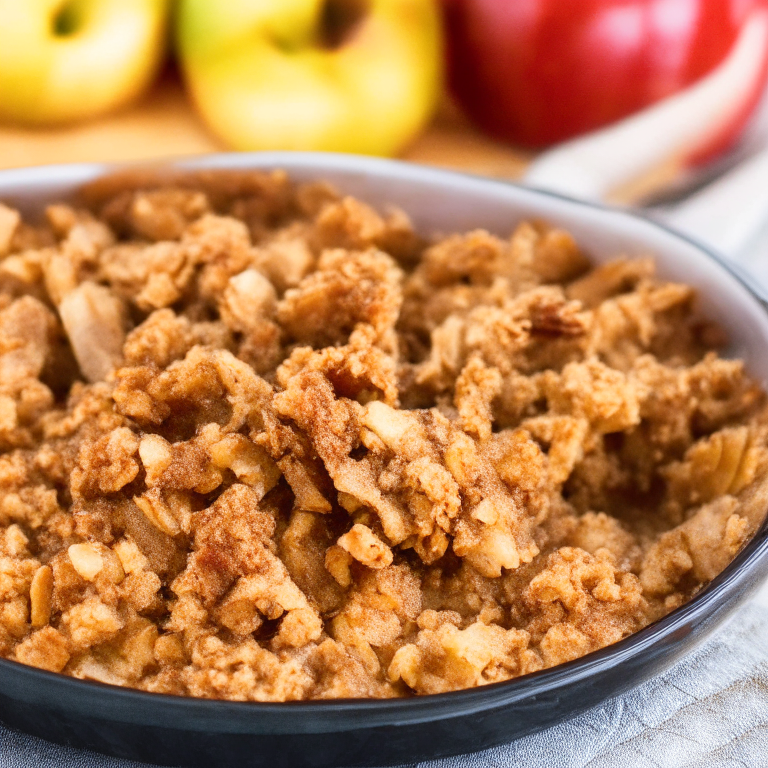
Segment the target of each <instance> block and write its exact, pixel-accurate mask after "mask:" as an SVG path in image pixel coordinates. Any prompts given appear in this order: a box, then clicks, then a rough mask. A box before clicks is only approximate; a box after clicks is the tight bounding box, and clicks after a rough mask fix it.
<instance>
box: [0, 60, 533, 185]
mask: <svg viewBox="0 0 768 768" xmlns="http://www.w3.org/2000/svg"><path fill="white" fill-rule="evenodd" d="M226 149H227V148H226V146H224V145H223V144H222V143H220V142H219V141H217V139H216V138H215V137H213V136H212V135H211V134H210V133H208V131H207V130H206V128H205V126H204V125H203V123H202V121H201V120H200V119H199V118H198V116H197V114H196V113H195V111H194V109H193V107H192V104H191V103H190V102H189V100H188V99H187V97H186V95H185V93H184V91H183V88H182V86H181V83H180V82H179V78H178V76H177V75H176V74H175V73H174V72H166V73H164V74H163V76H162V77H161V78H160V80H159V81H158V82H157V83H156V85H155V86H154V87H153V88H152V90H151V91H150V92H149V93H148V94H147V95H146V96H145V97H144V98H143V99H142V100H141V101H140V102H138V103H137V104H134V105H132V106H130V107H128V108H126V109H124V110H122V111H121V112H118V113H115V114H112V115H109V116H107V117H103V118H100V119H97V120H93V121H90V122H87V123H82V124H78V125H74V126H69V127H64V128H51V129H32V130H31V129H25V128H17V127H9V126H0V168H19V167H23V166H29V165H46V164H48V163H74V162H83V161H99V162H100V161H121V162H122V161H143V160H155V159H158V158H166V157H179V156H184V155H197V154H201V153H205V152H220V151H222V150H226ZM402 157H403V158H405V159H407V160H413V161H415V162H420V163H426V164H429V165H436V166H441V167H445V168H455V169H460V170H466V171H472V172H474V173H482V174H486V175H489V176H498V177H503V178H516V177H518V176H519V175H520V174H521V172H522V170H523V169H524V168H525V165H526V163H527V161H528V156H527V155H526V154H525V153H524V152H521V151H519V150H516V149H514V148H510V147H507V146H504V145H502V144H499V143H498V142H495V141H493V140H491V139H488V138H486V137H484V136H482V135H481V134H480V133H478V132H477V131H476V130H474V129H473V128H472V127H471V126H470V125H469V124H468V123H467V121H466V120H465V119H464V118H463V117H462V116H461V115H460V114H459V113H458V111H457V110H456V109H455V108H453V107H452V106H451V105H450V104H449V103H448V102H447V100H446V103H445V105H444V106H443V107H442V108H441V109H440V111H439V113H438V115H437V116H436V117H435V119H434V121H433V122H432V124H431V125H430V126H429V127H428V128H427V130H426V131H425V132H424V133H422V134H421V135H420V136H419V137H418V138H417V139H416V140H415V141H414V142H413V144H411V146H410V147H408V149H407V150H406V151H405V152H404V153H403V154H402Z"/></svg>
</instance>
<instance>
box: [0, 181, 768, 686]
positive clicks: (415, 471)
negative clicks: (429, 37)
mask: <svg viewBox="0 0 768 768" xmlns="http://www.w3.org/2000/svg"><path fill="white" fill-rule="evenodd" d="M694 299H695V297H694V293H693V291H692V289H691V288H689V287H687V286H685V285H681V284H676V283H670V282H665V281H663V280H660V279H658V278H657V277H655V275H654V264H653V261H652V260H651V259H639V260H627V259H622V258H618V259H617V260H615V261H613V262H611V263H608V264H605V265H603V266H600V267H596V268H593V267H592V266H591V265H590V264H589V262H588V261H587V259H586V258H585V256H584V255H583V254H582V253H581V251H580V250H579V248H578V246H577V244H576V243H575V242H574V241H573V239H572V238H571V237H570V236H569V235H568V234H567V233H566V232H563V231H561V230H558V229H554V228H549V227H547V226H544V225H542V224H535V223H525V222H523V223H520V224H519V225H518V226H517V227H516V229H515V230H514V233H513V234H512V235H511V237H509V238H507V239H503V238H498V237H494V236H492V235H490V234H488V233H487V232H484V231H474V232H468V233H462V234H453V235H450V236H446V237H442V238H435V239H433V240H431V241H427V240H424V239H422V238H421V237H419V236H418V235H417V234H416V233H415V232H414V231H413V228H412V227H411V224H410V222H409V219H408V217H407V215H406V213H404V212H402V211H399V210H392V211H390V212H388V213H385V214H383V213H380V212H377V211H374V210H373V209H371V208H370V207H368V206H367V205H365V204H364V203H362V202H360V201H357V200H354V199H352V198H348V197H346V198H345V197H341V196H339V195H338V194H336V193H335V192H334V191H333V190H332V189H330V188H329V187H328V186H327V185H325V184H322V183H314V184H305V185H299V186H297V185H293V184H292V183H291V182H290V180H289V179H288V177H287V176H286V174H284V173H281V172H275V173H270V174H262V173H231V172H207V173H197V174H193V175H179V176H175V177H168V178H160V177H158V178H156V179H154V180H153V179H152V178H150V177H146V178H138V177H136V178H133V179H129V178H123V179H107V180H103V181H101V182H98V183H96V184H94V185H92V186H91V187H90V188H89V189H87V190H86V191H85V192H84V201H83V204H82V205H80V206H79V207H73V206H71V205H68V204H63V203H62V204H57V205H52V206H49V207H48V209H47V211H46V215H45V221H44V223H43V224H42V225H38V226H32V225H30V224H28V223H25V222H24V221H22V218H21V217H20V216H19V214H18V213H17V212H16V211H15V210H13V209H11V208H8V207H6V206H2V207H0V655H2V656H4V657H6V658H9V659H15V660H17V661H20V662H23V663H25V664H31V665H34V666H37V667H40V668H43V669H47V670H52V671H55V672H63V673H64V674H67V675H72V676H74V677H78V678H83V679H90V680H99V681H102V682H106V683H113V684H116V685H124V686H131V687H135V688H140V689H143V690H146V691H155V692H161V693H173V694H182V695H189V696H200V697H210V698H222V699H234V700H254V701H285V700H298V699H324V698H338V697H393V696H410V695H414V694H429V693H438V692H443V691H451V690H456V689H461V688H467V687H471V686H477V685H482V684H486V683H491V682H496V681H500V680H507V679H509V678H513V677H516V676H518V675H523V674H526V673H528V672H532V671H535V670H539V669H543V668H546V667H551V666H553V665H556V664H560V663H562V662H565V661H568V660H571V659H574V658H577V657H579V656H581V655H583V654H586V653H589V652H590V651H593V650H595V649H598V648H602V647H604V646H606V645H609V644H611V643H615V642H616V641H618V640H620V639H621V638H623V637H626V636H627V635H629V634H631V633H633V632H635V631H637V630H638V629H640V628H641V627H643V626H645V625H647V624H649V623H650V622H652V621H654V620H656V619H657V618H659V617H661V616H663V615H664V614H666V613H668V612H669V611H671V610H673V609H674V608H676V607H678V606H679V605H681V604H682V603H683V602H685V601H686V600H687V599H689V598H690V597H691V596H692V595H693V594H694V593H695V592H696V591H697V590H699V589H700V588H701V587H702V585H704V584H706V583H707V582H708V581H710V580H711V579H712V578H713V577H714V576H715V575H716V574H718V573H719V572H720V571H721V570H722V569H723V568H724V567H725V565H726V564H727V563H728V562H729V561H730V560H731V559H732V558H733V556H734V554H735V553H736V552H737V551H738V550H739V548H740V547H741V546H742V545H743V543H744V542H745V541H746V540H747V539H748V538H749V537H750V536H751V535H752V534H753V533H754V532H755V530H756V529H757V527H758V525H759V524H760V522H761V521H762V518H763V516H764V513H765V510H766V508H768V507H767V505H768V484H767V483H766V475H767V473H766V469H767V468H768V451H767V450H766V446H768V419H766V408H765V398H764V395H763V393H762V391H761V390H760V388H759V387H758V386H757V385H756V384H755V383H754V382H753V381H752V380H751V379H750V378H749V377H748V375H747V374H746V373H745V371H744V366H743V364H742V362H740V361H738V360H728V359H723V358H721V357H719V356H718V354H717V352H716V350H717V349H718V348H719V347H721V346H722V344H723V342H724V339H723V338H722V334H721V333H720V332H719V330H718V329H717V328H716V327H715V326H714V325H713V324H712V323H709V322H705V321H703V320H702V319H701V316H700V315H699V313H698V312H697V311H696V310H695V307H694ZM704 310H706V307H704Z"/></svg>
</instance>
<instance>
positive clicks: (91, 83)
mask: <svg viewBox="0 0 768 768" xmlns="http://www.w3.org/2000/svg"><path fill="white" fill-rule="evenodd" d="M167 17H168V0H69V2H65V1H64V0H0V118H2V119H5V120H12V121H15V122H20V123H29V124H39V125H43V124H48V123H63V122H69V121H73V120H79V119H82V118H87V117H93V116H95V115H98V114H101V113H103V112H107V111H108V110H111V109H114V108H115V107H118V106H120V105H122V104H124V103H126V102H128V101H130V100H131V99H133V98H134V97H135V96H137V95H138V94H139V93H141V91H142V90H143V89H144V88H145V87H146V86H147V85H148V83H149V82H150V81H151V80H152V78H153V77H154V75H155V73H156V71H157V68H158V66H159V64H160V62H161V61H162V59H163V56H164V50H165V42H166V24H167Z"/></svg>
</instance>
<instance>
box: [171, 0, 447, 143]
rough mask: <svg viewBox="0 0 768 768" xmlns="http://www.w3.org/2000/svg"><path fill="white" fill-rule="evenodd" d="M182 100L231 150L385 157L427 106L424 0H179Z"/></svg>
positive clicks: (436, 47)
mask: <svg viewBox="0 0 768 768" xmlns="http://www.w3.org/2000/svg"><path fill="white" fill-rule="evenodd" d="M177 34H178V46H179V52H180V58H181V62H182V66H183V69H184V74H185V77H186V80H187V83H188V85H189V88H190V91H191V92H192V95H193V97H194V100H195V102H196V104H197V106H198V108H199V110H200V112H201V114H202V115H203V117H204V118H205V120H206V121H207V123H208V124H209V125H210V127H211V129H212V130H213V131H214V132H215V133H216V134H218V135H219V136H220V137H221V138H222V139H224V141H226V142H227V143H229V144H230V145H232V146H233V147H235V148H237V149H304V150H327V151H345V152H359V153H365V154H393V153H395V152H396V151H397V150H399V149H400V148H401V147H402V146H403V145H404V144H405V143H406V142H407V141H408V140H409V139H410V138H412V137H413V135H414V134H415V133H416V132H417V131H418V130H419V129H420V128H421V127H422V126H423V124H424V123H425V121H426V120H427V119H428V118H429V117H430V115H431V114H432V111H433V110H434V108H435V105H436V103H437V100H438V98H439V94H440V88H441V80H442V33H441V26H440V17H439V13H438V9H437V7H436V4H435V2H434V0H250V1H249V0H230V2H227V3H220V2H215V0H181V2H180V5H179V24H178V30H177Z"/></svg>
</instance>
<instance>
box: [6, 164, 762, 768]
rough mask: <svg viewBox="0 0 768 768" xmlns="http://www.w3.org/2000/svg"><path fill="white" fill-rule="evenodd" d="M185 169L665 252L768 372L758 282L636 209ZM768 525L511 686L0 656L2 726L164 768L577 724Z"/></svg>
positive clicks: (422, 178) (655, 665)
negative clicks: (434, 691)
mask: <svg viewBox="0 0 768 768" xmlns="http://www.w3.org/2000/svg"><path fill="white" fill-rule="evenodd" d="M176 167H181V168H190V169H201V168H211V169H213V168H236V169H256V168H259V169H270V168H284V169H286V170H287V171H288V172H289V174H290V175H291V176H292V177H293V178H295V179H296V180H309V179H320V178H322V179H326V180H328V181H331V182H332V183H334V184H335V185H336V186H337V187H338V188H339V189H340V190H341V191H342V192H348V193H350V194H353V195H355V196H356V197H359V198H361V199H363V200H366V201H367V202H370V203H372V204H374V205H376V206H379V207H386V206H387V205H388V204H397V205H399V206H401V207H402V208H404V209H405V210H406V211H408V213H409V214H410V215H411V216H412V218H413V221H414V223H415V225H416V227H417V229H419V230H420V231H421V232H422V233H424V234H430V233H433V232H449V231H453V230H456V231H462V230H468V229H472V228H477V227H483V228H486V229H489V230H491V231H492V232H495V233H497V234H501V235H507V234H509V232H510V231H511V230H512V229H513V228H514V226H515V224H516V223H517V222H518V221H519V220H520V219H523V218H525V219H532V218H533V219H545V220H547V221H549V222H551V223H552V224H556V225H558V226H562V227H564V228H566V229H568V230H569V231H570V232H571V233H572V234H573V235H574V237H575V238H576V240H577V242H579V243H580V244H581V245H582V247H583V248H584V249H585V250H586V251H587V252H588V253H589V254H590V256H591V257H592V258H593V260H594V261H596V262H600V261H604V260H606V259H608V258H611V257H614V256H616V255H618V254H626V255H628V256H638V255H645V254H649V253H652V254H654V255H655V256H656V258H657V262H658V265H659V273H660V274H661V275H662V276H663V277H667V278H670V279H677V280H681V281H684V282H686V283H688V284H690V285H693V286H694V287H696V288H697V289H698V291H699V295H700V301H701V302H702V307H703V309H704V310H705V311H706V314H707V315H709V316H710V317H712V318H716V319H717V320H718V321H719V322H720V323H721V325H723V326H724V327H725V329H726V330H727V331H728V333H729V336H730V338H731V341H732V343H731V346H730V348H729V350H728V352H729V354H732V355H734V356H738V357H743V358H744V359H745V360H746V361H747V365H748V368H749V370H750V372H751V374H752V376H753V377H754V378H756V379H757V380H758V381H759V382H760V383H761V384H762V385H763V386H765V385H766V382H767V381H768V313H767V312H766V302H765V300H764V299H763V298H762V296H761V295H760V292H759V289H758V288H757V287H756V286H754V285H751V284H750V283H749V281H748V280H746V279H745V278H744V277H743V276H740V275H738V274H737V273H736V272H735V271H734V270H733V268H732V267H730V266H729V265H728V264H727V263H726V262H724V261H723V260H722V259H720V258H719V257H717V256H716V255H715V254H712V253H709V252H708V251H707V250H706V249H705V248H704V247H703V246H700V245H698V244H696V243H694V242H692V241H690V240H688V239H686V238H684V237H682V236H680V235H677V234H675V233H674V232H671V231H669V230H667V229H665V228H663V227H662V226H660V225H658V224H655V223H653V222H650V221H648V220H646V219H643V218H641V217H638V216H635V215H632V214H630V213H627V212H624V211H619V210H614V209H609V208H602V207H599V206H595V205H591V204H586V203H581V202H577V201H573V200H569V199H567V198H563V197H559V196H556V195H553V194H550V193H546V192H539V191H535V190H531V189H526V188H522V187H518V186H515V185H511V184H507V183H502V182H497V181H491V180H485V179H479V178H474V177H470V176H465V175H461V174H455V173H449V172H444V171H436V170H432V169H426V168H422V167H418V166H414V165H409V164H405V163H398V162H393V161H384V160H374V159H368V158H360V157H350V156H339V155H317V154H299V153H296V154H282V153H275V154H271V153H270V154H258V155H253V154H250V155H249V154H224V155H213V156H207V157H203V158H198V159H195V160H191V161H183V162H180V163H177V164H176ZM110 170H111V169H110V168H109V167H106V166H98V165H73V166H56V167H50V168H35V169H25V170H15V171H7V172H3V173H0V199H2V200H4V201H8V202H10V203H12V204H14V205H17V206H18V207H20V208H22V210H23V211H24V212H25V213H27V214H30V215H34V214H35V213H36V212H39V210H40V209H41V207H42V206H43V205H45V204H46V203H47V202H52V201H54V200H61V199H62V198H66V197H68V196H72V195H74V194H76V191H77V189H78V187H79V186H80V185H82V184H83V183H86V182H88V181H90V180H92V179H94V178H97V177H98V176H100V175H102V174H104V173H107V172H109V171H110ZM767 539H768V530H766V526H765V525H763V527H762V528H761V529H760V531H759V532H758V533H757V535H756V536H755V537H754V538H753V539H752V540H751V541H750V542H749V543H748V544H747V545H746V546H745V548H744V549H743V551H742V552H741V553H740V554H739V555H738V556H737V557H736V559H735V560H734V561H733V562H732V563H731V564H730V565H729V566H728V567H727V568H726V569H725V571H723V573H722V574H720V576H718V577H717V578H716V579H715V580H714V581H713V582H711V583H710V584H709V586H708V587H707V588H706V589H704V590H702V592H700V593H699V594H698V595H697V596H696V597H695V598H694V599H693V600H691V601H690V602H689V603H687V604H686V605H684V606H682V607H681V608H679V609H677V610H676V611H674V612H672V613H671V614H669V615H668V616H666V617H665V618H664V619H662V620H660V621H658V622H656V623H655V624H653V625H651V626H649V627H647V628H645V629H644V630H642V631H640V632H638V633H636V634H634V635H632V636H631V637H629V638H627V639H625V640H623V641H621V642H619V643H617V644H615V645H613V646H610V647H608V648H605V649H603V650H601V651H598V652H596V653H593V654H590V655H588V656H585V657H583V658H581V659H578V660H576V661H573V662H570V663H568V664H565V665H562V666H559V667H554V668H551V669H548V670H544V671H542V672H538V673H535V674H532V675H528V676H525V677H522V678H517V679H514V680H511V681H508V682H504V683H498V684H494V685H488V686H485V687H481V688H475V689H470V690H466V691H459V692H455V693H450V694H441V695H436V696H426V697H421V698H412V699H396V700H346V701H344V700H341V701H340V700H334V701H328V702H322V701H313V702H302V703H287V704H257V703H238V702H223V701H211V700H200V699H189V698H180V697H174V696H161V695H156V694H147V693H142V692H139V691H134V690H129V689H122V688H116V687H111V686H106V685H102V684H99V683H94V682H84V681H80V680H75V679H72V678H68V677H64V676H60V675H54V674H51V673H47V672H43V671H40V670H37V669H34V668H30V667H25V666H22V665H20V664H17V663H15V662H11V661H5V660H0V720H2V721H3V722H5V723H6V724H8V725H10V726H12V727H16V728H19V729H21V730H24V731H27V732H29V733H33V734H35V735H38V736H42V737H44V738H48V739H51V740H54V741H58V742H61V743H67V744H71V745H75V746H79V747H87V748H91V749H95V750H98V751H102V752H107V753H109V754H113V755H117V756H122V757H128V758H132V759H136V760H144V761H149V762H154V763H158V764H162V765H190V766H204V765H205V766H210V765H216V764H219V765H227V766H241V765H242V766H245V765H249V766H259V765H264V766H266V765H270V766H318V768H319V767H321V766H345V765H347V766H352V765H385V764H393V763H399V762H408V763H413V762H416V761H419V760H423V759H429V758H434V757H438V756H440V755H450V754H457V753H461V752H468V751H473V750H478V749H482V748H485V747H489V746H492V745H495V744H498V743H501V742H505V741H510V740H512V739H514V738H516V737H519V736H521V735H524V734H526V733H531V732H533V731H536V730H540V729H542V728H545V727H547V726H548V725H551V724H554V723H556V722H559V721H561V720H564V719H566V718H569V717H572V716H574V715H576V714H578V713H579V712H581V711H583V710H585V709H587V708H588V707H590V706H592V705H595V704H597V703H599V702H600V701H603V700H604V699H606V698H610V697H613V696H616V695H618V694H620V693H622V692H623V691H625V690H627V689H628V688H630V687H633V686H635V685H637V684H639V683H641V682H643V681H644V680H646V679H648V678H649V677H651V676H652V675H654V674H657V673H658V672H660V671H662V670H663V669H665V668H666V667H668V666H669V665H671V664H672V663H674V662H675V661H676V660H678V659H679V658H681V657H682V656H684V655H685V654H686V653H688V652H689V651H690V650H691V649H692V648H693V647H695V645H696V644H698V643H699V642H701V641H702V640H703V639H704V638H705V637H706V636H707V635H708V634H709V633H710V632H711V631H713V630H714V629H715V628H716V627H717V626H718V624H720V623H721V622H722V621H724V620H725V619H726V617H727V616H728V615H729V613H731V612H732V611H733V610H734V609H735V608H736V606H737V605H739V604H740V603H741V602H743V600H745V599H746V597H747V596H748V594H749V593H750V592H751V590H752V589H754V588H755V587H757V586H758V585H759V584H760V582H761V581H762V579H763V577H764V576H765V574H766V572H768V554H766V550H767V549H768V541H767Z"/></svg>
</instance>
